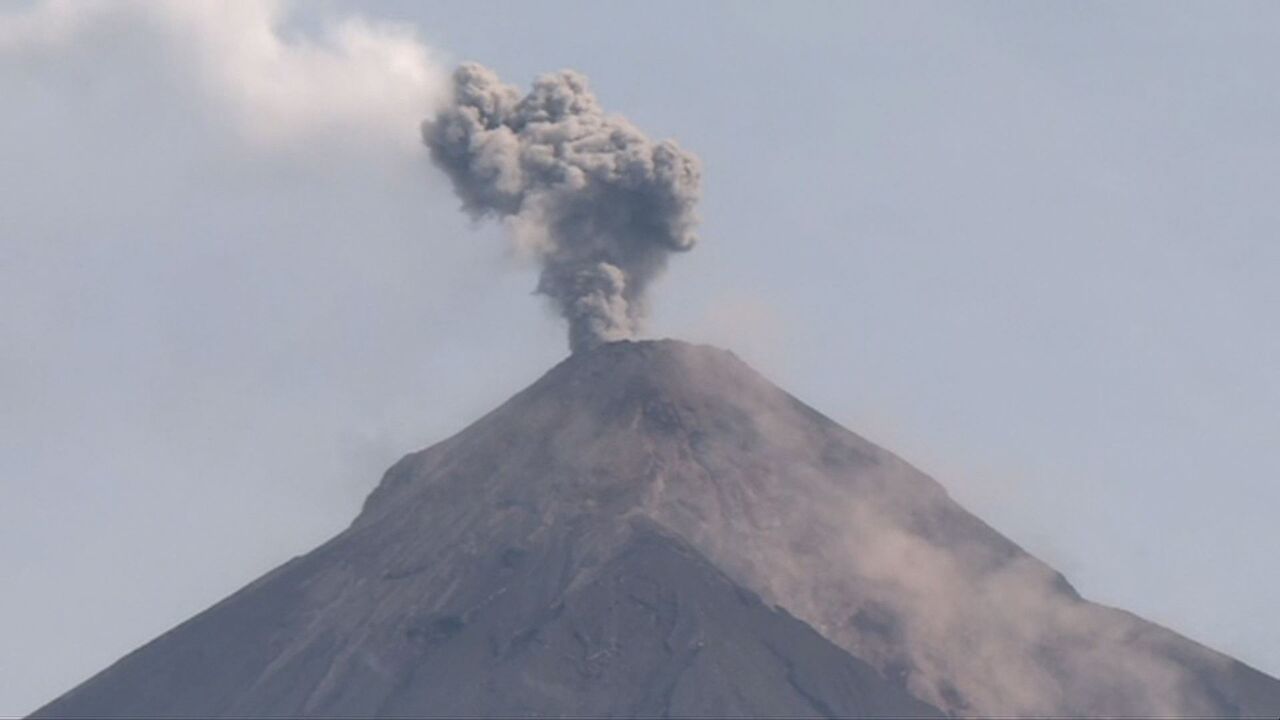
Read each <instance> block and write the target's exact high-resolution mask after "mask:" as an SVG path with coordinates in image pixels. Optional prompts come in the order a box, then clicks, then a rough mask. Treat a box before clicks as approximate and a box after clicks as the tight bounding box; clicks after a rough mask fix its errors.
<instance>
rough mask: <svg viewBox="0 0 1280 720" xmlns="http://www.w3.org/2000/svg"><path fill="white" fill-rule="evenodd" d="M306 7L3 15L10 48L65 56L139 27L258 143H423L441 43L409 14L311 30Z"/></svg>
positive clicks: (38, 8)
mask: <svg viewBox="0 0 1280 720" xmlns="http://www.w3.org/2000/svg"><path fill="white" fill-rule="evenodd" d="M295 15H296V7H295V6H294V5H292V4H289V3H284V2H273V1H266V2H217V1H216V0H184V1H183V2H171V3H161V2H150V3H149V2H135V1H132V0H124V1H121V2H112V3H107V2H96V1H94V0H82V1H80V2H67V1H66V0H45V1H44V2H39V3H36V4H34V5H32V6H30V7H28V8H26V9H24V10H21V11H15V12H10V13H7V14H0V57H3V55H10V56H11V57H12V56H13V55H15V54H17V55H26V56H37V57H40V58H43V59H44V60H46V61H48V62H53V63H56V62H58V60H59V58H60V57H61V54H62V53H65V52H66V51H68V50H72V49H74V46H75V45H76V44H78V43H80V42H81V41H83V39H84V38H85V36H86V35H89V34H91V33H94V32H110V31H111V28H117V27H122V26H123V27H128V28H129V29H130V30H131V31H135V32H136V31H141V32H142V33H143V34H144V35H145V36H146V37H147V39H148V40H149V41H150V42H151V43H152V44H153V47H152V48H151V50H152V51H153V52H159V53H160V56H159V57H162V58H163V60H164V62H165V63H166V64H168V65H170V66H171V67H170V68H169V72H170V73H172V75H173V76H174V77H175V78H176V79H177V80H178V81H179V82H181V83H183V84H184V85H186V86H188V87H190V88H192V89H194V90H195V91H196V93H197V95H198V97H199V98H200V99H202V100H204V101H206V102H208V103H210V105H209V107H210V110H211V112H213V113H215V114H218V115H220V116H221V115H225V117H227V118H228V119H229V120H230V121H231V122H232V123H233V124H234V127H235V129H236V130H237V131H238V133H239V134H240V136H241V137H242V138H243V139H244V140H246V141H248V142H250V143H253V144H254V145H257V146H262V147H269V148H274V149H290V150H299V149H303V148H305V147H307V145H308V143H310V142H311V141H313V140H315V139H316V138H317V137H327V138H329V139H331V140H332V139H340V140H342V141H343V143H346V144H353V145H357V146H368V145H370V144H373V145H384V146H390V147H394V148H396V149H407V148H414V147H416V146H417V144H418V134H417V126H418V123H419V122H420V121H421V119H422V118H423V117H424V116H426V115H427V114H428V113H430V112H431V111H432V109H433V108H435V107H436V106H438V104H439V103H440V102H441V101H442V100H443V99H444V97H445V93H446V92H447V88H448V83H447V73H446V71H445V68H444V64H443V63H442V62H441V58H440V57H439V56H438V54H437V53H436V52H434V51H433V50H431V49H430V48H428V47H426V46H425V45H424V44H423V43H421V42H420V41H419V40H418V39H417V37H416V36H415V33H414V31H413V29H412V27H410V26H407V25H401V24H395V23H386V22H372V21H370V20H367V19H364V18H361V17H358V16H346V17H324V18H320V22H319V23H318V24H317V25H316V26H315V28H314V29H313V30H312V31H310V32H305V33H304V32H293V31H292V28H290V31H289V32H286V26H287V25H288V24H289V22H290V20H292V19H294V16H295ZM104 28H106V30H104Z"/></svg>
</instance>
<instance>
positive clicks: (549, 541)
mask: <svg viewBox="0 0 1280 720" xmlns="http://www.w3.org/2000/svg"><path fill="white" fill-rule="evenodd" d="M942 714H947V715H954V716H997V715H998V716H1011V715H1035V716H1045V715H1053V716H1143V717H1150V716H1230V717H1242V716H1243V717H1251V716H1256V717H1276V716H1280V681H1277V680H1276V679H1275V678H1272V677H1269V676H1267V675H1264V674H1263V673H1260V672H1258V671H1256V670H1254V669H1252V668H1250V667H1248V666H1246V665H1244V664H1242V663H1240V662H1237V661H1235V660H1233V659H1231V658H1229V657H1226V656H1224V655H1222V654H1220V653H1217V652H1215V651H1213V650H1210V649H1208V648H1206V647H1204V646H1202V645H1199V644H1197V643H1195V642H1193V641H1191V640H1189V639H1187V638H1185V637H1182V636H1180V635H1178V634H1176V633H1174V632H1172V631H1170V630H1167V629H1165V628H1162V627H1159V626H1157V625H1154V624H1152V623H1149V622H1146V621H1144V620H1142V619H1141V618H1138V617H1136V616H1134V615H1132V614H1129V613H1126V612H1123V611H1121V610H1116V609H1112V608H1108V607H1104V606H1101V605H1097V604H1094V603H1091V602H1089V601H1087V600H1085V599H1084V598H1082V597H1080V595H1079V594H1078V593H1077V592H1076V591H1075V590H1074V589H1073V588H1072V586H1071V585H1070V583H1068V582H1067V580H1066V579H1065V578H1063V577H1062V575H1060V574H1059V573H1057V572H1055V571H1054V570H1053V569H1052V568H1050V567H1048V566H1047V565H1045V564H1044V563H1042V562H1040V561H1039V560H1037V559H1036V558H1034V557H1032V556H1031V555H1029V554H1028V553H1026V552H1025V551H1023V550H1022V549H1021V548H1019V547H1018V546H1017V545H1016V544H1015V543H1013V542H1011V541H1010V540H1008V539H1006V538H1005V537H1003V536H1001V535H1000V534H999V533H997V532H996V531H994V530H993V529H991V528H990V527H988V526H987V525H986V524H984V523H983V522H982V521H981V520H979V519H977V518H976V517H974V516H973V515H971V514H970V513H968V512H967V511H965V510H964V509H963V508H961V507H960V506H959V505H957V504H956V503H955V502H954V501H953V500H952V499H951V498H950V497H949V496H948V495H947V493H946V491H945V490H944V489H943V488H942V487H941V486H940V485H939V484H938V483H936V482H935V481H934V480H932V479H930V478H929V477H927V476H925V475H924V474H923V473H921V472H919V471H918V470H916V469H914V468H913V467H911V466H910V465H908V464H907V463H905V462H903V461H902V460H900V459H898V458H897V457H895V456H894V455H892V454H891V453H889V452H886V451H885V450H883V449H881V448H879V447H877V446H875V445H873V444H872V443H870V442H868V441H866V440H864V439H862V438H861V437H859V436H857V435H855V434H853V433H851V432H849V431H847V430H845V429H844V428H842V427H840V426H839V425H837V424H836V423H834V422H833V421H831V420H829V419H827V418H826V417H824V416H823V415H821V414H820V413H818V412H817V411H815V410H813V409H811V408H810V407H808V406H807V405H805V404H803V403H801V402H800V401H798V400H796V399H795V398H793V397H791V396H790V395H788V394H787V393H785V392H783V391H782V390H780V389H778V388H777V387H775V386H774V385H773V384H771V383H770V382H768V381H767V380H765V379H764V378H763V377H761V376H760V375H759V374H757V373H756V372H754V371H753V370H752V369H750V368H749V367H748V366H747V365H746V364H744V363H743V362H741V361H740V360H738V359H737V358H736V357H735V356H733V355H732V354H731V353H728V352H725V351H722V350H717V349H714V348H709V347H703V346H694V345H689V344H685V343H681V342H676V341H669V340H664V341H646V342H631V341H621V342H613V343H608V344H605V345H602V346H600V347H597V348H595V349H592V350H588V351H583V352H579V353H576V354H574V355H572V356H571V357H569V358H568V359H566V360H565V361H563V362H562V363H560V364H559V365H557V366H556V367H555V368H553V369H552V370H551V371H549V372H548V373H547V374H546V375H544V376H543V377H542V378H541V379H539V380H538V381H537V382H535V383H534V384H533V385H531V386H530V387H528V388H527V389H525V390H523V391H522V392H520V393H519V394H517V395H516V396H515V397H513V398H512V399H511V400H509V401H508V402H506V403H505V404H503V405H502V406H501V407H499V408H497V409H496V410H494V411H493V412H491V413H489V414H488V415H486V416H485V417H483V418H481V419H480V420H479V421H477V422H475V423H474V424H472V425H471V426H470V427H468V428H466V429H465V430H463V431H462V432H460V433H458V434H457V435H455V436H453V437H451V438H449V439H447V440H444V441H443V442H440V443H438V444H437V445H434V446H432V447H430V448H428V449H426V450H423V451H420V452H417V453H414V454H412V455H409V456H407V457H405V458H403V459H402V460H400V461H399V462H398V463H396V464H395V465H394V466H393V467H392V468H391V469H390V470H389V471H387V473H386V475H385V476H384V477H383V479H382V481H381V483H380V484H379V485H378V487H377V488H376V489H375V490H374V491H373V493H372V494H371V495H370V496H369V498H368V499H367V500H366V502H365V504H364V507H363V509H362V510H361V512H360V514H359V516H358V517H357V518H356V519H355V521H354V522H353V523H352V525H351V526H350V527H349V528H347V529H346V530H345V531H343V532H342V533H340V534H339V535H338V536H336V537H334V538H333V539H332V540H330V541H328V542H327V543H325V544H324V545H322V546H320V547H319V548H317V549H315V550H314V551H312V552H310V553H308V554H306V555H304V556H301V557H297V558H294V559H292V560H290V561H288V562H287V563H285V564H284V565H282V566H280V567H278V568H276V569H275V570H273V571H271V572H269V573H267V574H266V575H264V576H263V577H261V578H259V579H258V580H256V581H254V582H253V583H251V584H250V585H248V586H247V587H245V588H243V589H241V590H240V591H238V592H236V593H235V594H233V595H231V596H230V597H228V598H226V599H225V600H223V601H222V602H220V603H218V604H217V605H214V606H213V607H211V608H209V609H208V610H206V611H204V612H202V613H200V614H199V615H197V616H196V617H194V618H192V619H191V620H188V621H187V622H185V623H183V624H181V625H179V626H178V627H176V628H174V629H173V630H171V631H169V632H167V633H165V634H164V635H162V636H161V637H159V638H157V639H155V640H153V641H152V642H150V643H149V644H147V645H145V646H143V647H142V648H140V649H138V650H136V651H134V652H133V653H131V654H129V655H128V656H126V657H124V658H123V659H121V660H119V661H118V662H116V663H115V664H113V665H111V666H110V667H108V668H107V669H105V670H103V671H102V672H101V673H99V674H98V675H96V676H94V677H92V678H90V679H89V680H88V681H86V682H84V683H83V684H81V685H80V686H78V687H76V688H74V689H72V690H71V691H69V692H68V693H66V694H65V695H63V696H62V697H60V698H58V699H56V700H54V701H53V702H51V703H50V704H48V705H46V706H45V707H43V708H41V709H40V710H39V711H37V712H36V714H35V716H36V717H85V716H91V717H108V716H131V717H145V716H165V717H181V716H209V717H213V716H219V717H226V716H238V717H243V716H328V717H333V716H342V717H364V716H379V717H395V716H415V717H421V716H453V717H456V716H485V717H498V716H501V717H509V716H535V715H536V716H544V715H556V716H788V717H791V716H796V717H799V716H826V717H903V716H909V717H921V716H937V715H942Z"/></svg>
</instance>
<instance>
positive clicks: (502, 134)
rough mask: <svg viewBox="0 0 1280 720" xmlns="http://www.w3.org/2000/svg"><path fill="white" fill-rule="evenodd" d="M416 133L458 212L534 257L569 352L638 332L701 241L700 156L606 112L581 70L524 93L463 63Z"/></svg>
mask: <svg viewBox="0 0 1280 720" xmlns="http://www.w3.org/2000/svg"><path fill="white" fill-rule="evenodd" d="M422 139H423V142H425V143H426V144H427V147H428V148H430V150H431V158H432V160H434V161H435V163H436V165H438V166H439V167H440V168H442V169H443V170H444V171H445V172H446V173H448V175H449V177H450V179H452V180H453V187H454V190H455V191H456V192H457V193H458V196H459V197H460V198H461V199H462V205H463V208H464V209H465V210H466V211H467V212H469V213H470V214H471V215H472V216H473V217H476V218H481V217H496V218H500V219H503V220H505V222H506V223H507V225H508V228H509V229H510V231H511V232H512V234H513V237H514V240H515V242H516V243H517V244H518V245H519V246H520V247H521V248H522V249H524V250H526V251H528V252H530V253H531V254H532V255H533V256H534V257H536V258H538V260H539V262H540V263H541V265H542V274H541V275H540V277H539V279H538V288H537V291H538V292H539V293H541V294H543V295H546V296H547V297H549V298H551V300H552V302H553V303H554V304H555V307H556V309H557V310H558V311H559V312H560V314H561V315H563V316H564V317H565V319H566V320H568V321H569V346H570V347H571V348H572V349H573V351H574V352H577V351H579V350H584V349H588V348H591V347H595V346H596V345H599V344H600V343H604V342H609V341H611V340H621V339H625V338H630V337H632V336H634V335H635V334H636V332H637V331H638V330H639V325H640V322H641V320H642V319H643V318H644V314H645V297H644V295H645V289H646V288H647V287H648V285H649V283H650V281H652V280H653V279H654V278H655V277H656V276H657V275H658V273H660V272H661V271H662V269H663V268H664V267H665V266H666V263H667V256H668V255H669V254H670V253H672V252H680V251H684V250H688V249H689V248H691V247H693V245H694V243H695V242H696V240H697V238H696V237H695V236H694V233H693V228H694V226H695V225H696V224H697V217H696V215H695V214H694V206H695V205H696V204H697V202H698V194H699V180H700V175H701V171H700V167H699V163H698V159H697V158H696V157H695V156H693V155H691V154H689V153H687V152H685V151H683V150H681V149H680V148H679V146H677V145H676V144H675V143H674V142H671V141H670V140H664V141H661V142H654V141H652V140H650V139H649V138H647V137H645V136H644V134H643V133H641V132H640V131H639V130H637V129H636V128H635V126H633V125H632V124H631V123H630V122H628V121H627V120H626V118H623V117H619V116H616V115H605V114H604V112H603V111H602V110H601V109H600V105H599V103H598V102H597V101H596V98H595V96H594V95H592V94H591V91H590V90H588V89H587V81H586V78H584V77H583V76H582V75H579V74H578V73H576V72H573V71H570V70H564V71H561V72H558V73H554V74H550V75H544V76H543V77H540V78H538V80H537V81H536V82H534V84H533V89H532V90H531V91H530V92H529V94H528V95H525V96H524V97H521V96H520V92H519V91H518V90H517V89H516V88H514V87H512V86H510V85H506V84H504V83H503V82H502V81H501V80H499V79H498V76H497V75H496V74H495V73H494V72H493V71H492V70H489V69H488V68H485V67H483V66H481V65H476V64H473V63H468V64H465V65H462V66H461V67H459V68H458V69H457V71H456V72H455V73H454V75H453V101H452V103H451V104H450V105H449V106H448V107H446V108H445V109H444V110H442V111H441V112H440V113H439V114H438V115H437V116H436V117H434V118H432V119H430V120H427V121H426V122H424V123H423V124H422Z"/></svg>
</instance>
